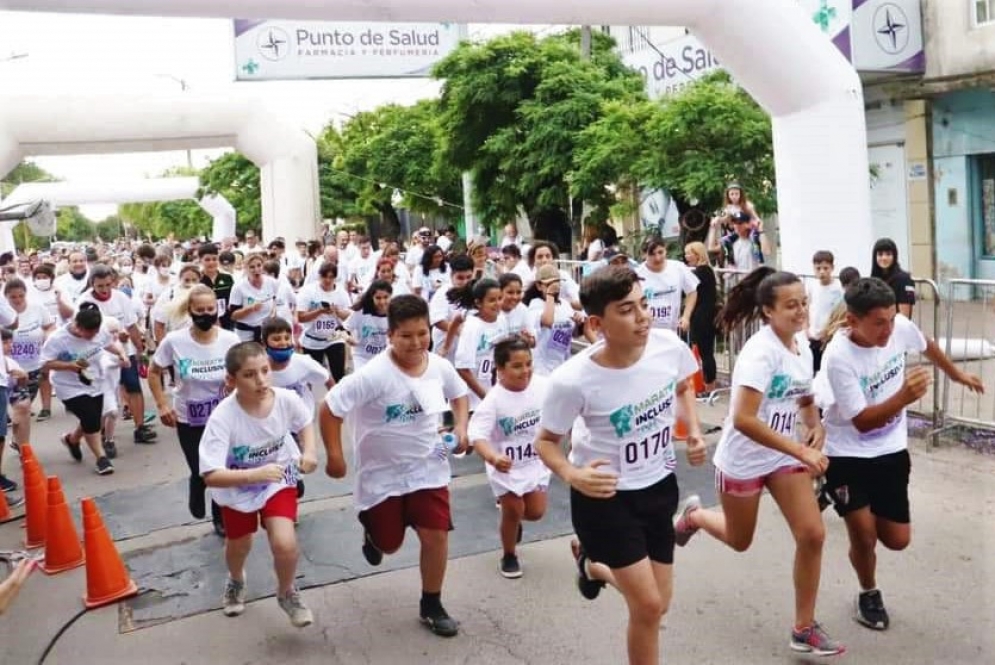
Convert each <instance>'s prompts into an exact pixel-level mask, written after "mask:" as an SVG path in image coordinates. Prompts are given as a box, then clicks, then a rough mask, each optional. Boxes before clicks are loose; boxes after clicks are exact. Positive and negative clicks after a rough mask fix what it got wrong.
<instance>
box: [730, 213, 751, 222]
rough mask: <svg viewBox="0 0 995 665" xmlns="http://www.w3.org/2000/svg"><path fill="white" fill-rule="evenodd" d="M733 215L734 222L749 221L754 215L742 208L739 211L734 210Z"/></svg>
mask: <svg viewBox="0 0 995 665" xmlns="http://www.w3.org/2000/svg"><path fill="white" fill-rule="evenodd" d="M731 217H732V221H733V223H734V224H738V223H740V222H748V221H750V220H751V219H753V218H752V217H750V216H749V215H748V214H747V213H745V212H743V211H742V210H740V211H739V212H734V213H733V214H732V215H731Z"/></svg>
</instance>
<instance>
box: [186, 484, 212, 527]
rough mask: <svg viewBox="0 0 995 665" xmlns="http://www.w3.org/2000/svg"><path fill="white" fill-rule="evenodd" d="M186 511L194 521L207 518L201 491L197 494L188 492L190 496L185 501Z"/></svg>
mask: <svg viewBox="0 0 995 665" xmlns="http://www.w3.org/2000/svg"><path fill="white" fill-rule="evenodd" d="M187 509H188V510H189V511H190V515H191V516H193V517H194V518H195V519H198V520H202V519H204V518H205V517H206V516H207V501H206V497H205V496H204V491H203V490H201V491H199V492H198V491H196V490H190V496H189V498H188V499H187Z"/></svg>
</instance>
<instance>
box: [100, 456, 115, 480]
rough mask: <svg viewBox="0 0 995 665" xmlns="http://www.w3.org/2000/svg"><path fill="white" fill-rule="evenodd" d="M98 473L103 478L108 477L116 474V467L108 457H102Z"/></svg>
mask: <svg viewBox="0 0 995 665" xmlns="http://www.w3.org/2000/svg"><path fill="white" fill-rule="evenodd" d="M97 473H98V474H100V475H101V476H107V475H110V474H112V473H114V465H113V464H111V461H110V460H109V459H107V458H106V457H101V458H100V459H98V460H97Z"/></svg>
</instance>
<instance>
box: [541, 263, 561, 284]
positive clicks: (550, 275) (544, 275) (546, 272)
mask: <svg viewBox="0 0 995 665" xmlns="http://www.w3.org/2000/svg"><path fill="white" fill-rule="evenodd" d="M554 279H556V280H558V279H560V271H559V270H557V269H556V266H551V265H549V264H548V263H547V264H546V265H544V266H539V270H537V271H536V281H537V282H549V281H552V280H554Z"/></svg>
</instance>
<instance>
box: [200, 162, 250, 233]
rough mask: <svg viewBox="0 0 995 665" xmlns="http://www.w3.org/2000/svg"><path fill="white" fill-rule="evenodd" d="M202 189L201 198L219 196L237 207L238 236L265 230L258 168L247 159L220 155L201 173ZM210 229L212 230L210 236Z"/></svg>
mask: <svg viewBox="0 0 995 665" xmlns="http://www.w3.org/2000/svg"><path fill="white" fill-rule="evenodd" d="M200 186H201V191H200V192H199V194H198V195H199V196H203V195H206V194H220V195H221V196H223V197H225V198H226V199H227V200H228V202H229V203H231V204H232V206H234V208H235V214H236V224H235V226H236V230H237V231H238V233H240V234H241V233H245V232H246V231H248V230H249V229H252V230H254V231H258V230H259V229H260V228H262V220H263V204H262V196H261V190H260V185H259V167H258V166H256V165H255V164H253V163H252V162H251V161H249V159H248V158H247V157H245V156H244V155H241V154H239V153H237V152H228V153H225V154H224V155H221V156H220V157H218V158H217V159H215V160H213V161H212V162H211V163H210V164H208V166H207V168H205V169H204V170H203V171H201V172H200ZM195 205H196V204H195ZM189 212H190V211H187V213H189ZM209 229H210V226H208V232H209Z"/></svg>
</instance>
